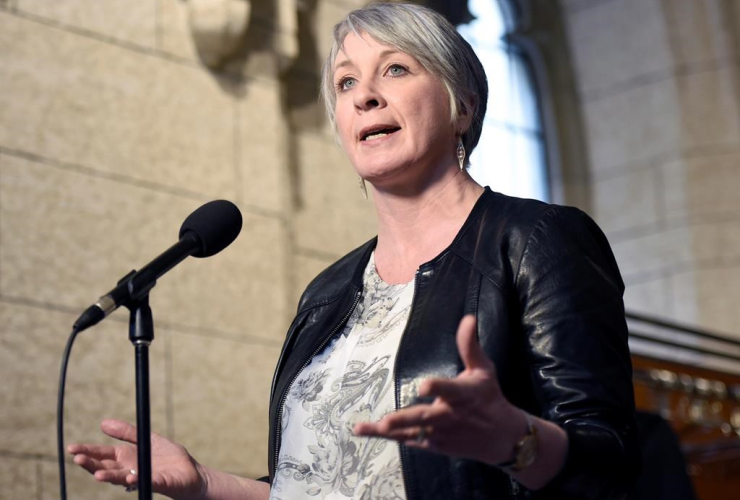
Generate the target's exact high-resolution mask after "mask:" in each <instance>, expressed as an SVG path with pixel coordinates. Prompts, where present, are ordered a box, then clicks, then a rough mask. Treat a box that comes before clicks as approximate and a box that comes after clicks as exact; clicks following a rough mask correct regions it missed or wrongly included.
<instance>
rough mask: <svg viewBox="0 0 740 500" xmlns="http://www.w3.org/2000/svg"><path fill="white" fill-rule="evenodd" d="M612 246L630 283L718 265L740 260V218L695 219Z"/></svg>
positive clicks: (618, 242) (614, 242) (615, 242)
mask: <svg viewBox="0 0 740 500" xmlns="http://www.w3.org/2000/svg"><path fill="white" fill-rule="evenodd" d="M612 249H613V250H614V254H615V256H616V257H617V262H618V263H619V266H620V269H621V270H622V274H623V275H624V276H625V280H626V281H627V282H631V281H638V282H639V281H644V280H645V279H646V277H653V276H655V275H663V274H665V273H676V272H679V271H683V270H686V269H692V268H694V267H696V266H710V267H715V266H718V265H724V264H725V263H728V262H735V261H737V260H740V224H738V220H736V219H735V220H718V221H706V222H695V223H692V224H688V225H683V226H679V227H673V228H670V229H667V230H663V231H656V232H655V233H652V234H648V235H646V236H642V237H638V238H631V239H629V240H625V241H613V242H612Z"/></svg>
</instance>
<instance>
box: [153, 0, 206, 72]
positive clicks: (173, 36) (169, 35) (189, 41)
mask: <svg viewBox="0 0 740 500" xmlns="http://www.w3.org/2000/svg"><path fill="white" fill-rule="evenodd" d="M159 5H160V9H161V14H160V19H161V27H160V30H161V33H162V35H161V37H162V38H161V40H162V46H161V47H160V48H161V50H163V51H164V52H167V53H169V54H172V55H174V56H177V57H182V58H184V59H189V60H191V61H198V60H200V58H199V57H198V50H197V48H196V47H195V40H194V39H193V35H192V33H191V31H190V21H189V20H188V3H187V2H182V1H181V0H159Z"/></svg>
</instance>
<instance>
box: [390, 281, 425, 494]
mask: <svg viewBox="0 0 740 500" xmlns="http://www.w3.org/2000/svg"><path fill="white" fill-rule="evenodd" d="M420 272H421V268H419V269H417V270H416V276H414V293H413V295H412V296H411V309H410V310H409V315H408V318H407V319H406V327H405V328H404V329H403V333H402V334H401V340H400V341H399V342H398V348H397V349H396V360H395V361H394V363H393V392H395V401H394V403H393V406H394V410H395V411H398V403H399V401H400V398H401V395H400V393H399V383H398V372H397V370H396V366H397V365H398V353H399V351H400V350H401V343H403V338H404V337H405V336H406V332H407V331H408V329H409V320H410V319H411V315H412V314H413V313H414V300H415V299H416V292H417V290H418V289H419V273H420ZM396 445H397V446H398V457H399V459H400V460H399V462H398V463H399V466H400V468H401V477H402V478H403V489H404V491H405V492H406V500H411V499H412V497H411V494H410V491H409V484H408V481H407V478H406V474H405V473H404V467H403V450H402V449H401V446H402V445H401V443H400V442H398V443H397V444H396Z"/></svg>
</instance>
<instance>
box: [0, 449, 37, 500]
mask: <svg viewBox="0 0 740 500" xmlns="http://www.w3.org/2000/svg"><path fill="white" fill-rule="evenodd" d="M37 467H38V466H37V462H36V461H35V460H30V459H20V458H11V457H6V456H2V455H0V498H7V499H8V500H10V499H15V498H38V496H39V491H41V485H40V484H39V481H38V473H37Z"/></svg>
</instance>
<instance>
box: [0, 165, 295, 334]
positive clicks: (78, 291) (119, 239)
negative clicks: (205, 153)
mask: <svg viewBox="0 0 740 500" xmlns="http://www.w3.org/2000/svg"><path fill="white" fill-rule="evenodd" d="M1 168H2V170H1V171H0V176H1V178H2V183H0V199H2V200H3V206H2V211H1V212H0V222H2V228H3V235H13V238H9V237H4V238H3V239H2V242H1V246H0V249H1V251H0V267H1V268H2V270H3V272H2V274H1V275H0V290H1V291H2V293H3V294H4V295H6V296H12V297H19V298H28V299H33V300H36V301H40V302H45V303H53V304H59V305H62V306H66V307H74V308H79V309H80V310H82V309H83V308H84V307H87V305H89V304H90V303H91V302H93V301H94V300H95V298H96V297H97V296H98V295H100V294H103V293H105V292H107V291H108V290H110V289H111V288H112V287H113V286H114V285H115V283H116V282H117V281H118V280H119V279H120V278H121V277H122V276H123V275H125V274H126V273H127V272H128V271H130V270H131V269H137V268H141V267H143V266H144V265H145V264H146V263H147V262H149V261H150V260H151V259H153V258H154V257H156V256H157V255H159V254H160V253H161V252H163V251H164V250H165V249H167V248H168V247H169V246H171V245H172V244H174V243H175V242H176V241H177V235H178V231H179V228H180V225H181V224H182V221H183V220H184V219H185V218H186V217H187V215H188V214H190V213H191V212H192V211H193V210H194V209H196V208H197V207H198V206H199V205H200V204H201V203H200V202H196V201H193V200H188V199H182V198H178V197H176V196H173V195H171V194H167V193H162V192H156V191H151V190H148V189H142V188H139V187H134V186H129V185H127V184H121V183H118V182H114V181H110V180H106V179H100V178H95V177H90V176H87V175H84V174H78V173H75V172H69V171H65V170H61V169H57V168H52V167H48V166H46V165H39V164H35V163H32V162H28V161H25V160H19V159H15V158H11V157H4V158H3V163H2V164H1ZM243 217H244V225H243V229H242V233H241V235H240V237H239V238H238V239H237V240H236V242H235V243H234V244H232V245H231V246H230V247H229V248H227V249H226V250H224V251H223V252H222V253H221V254H219V255H217V256H215V257H213V258H210V259H187V260H186V261H184V262H183V263H181V264H180V265H179V266H178V267H176V268H174V269H173V270H172V271H170V272H169V273H168V274H167V275H166V276H163V277H162V278H161V279H160V280H159V282H158V285H157V287H156V288H155V289H154V290H153V291H152V293H151V298H152V307H153V309H154V315H155V316H154V317H155V322H162V324H177V325H181V326H182V327H188V328H207V329H214V330H217V331H220V332H221V333H222V334H223V333H228V334H229V335H234V336H242V335H245V334H246V335H256V336H263V337H268V338H282V335H283V334H284V330H285V321H286V320H285V317H286V312H285V302H286V300H287V297H288V293H287V291H286V274H285V273H286V271H285V267H286V260H287V257H286V249H285V245H286V242H285V234H286V233H285V229H284V226H283V223H282V222H281V221H280V220H278V219H274V218H270V217H265V216H261V215H250V214H249V213H248V212H244V214H243ZM29 228H31V229H29ZM255 242H259V244H256V243H255ZM115 314H116V315H117V316H118V317H121V318H125V313H124V312H123V311H119V312H116V313H115Z"/></svg>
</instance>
